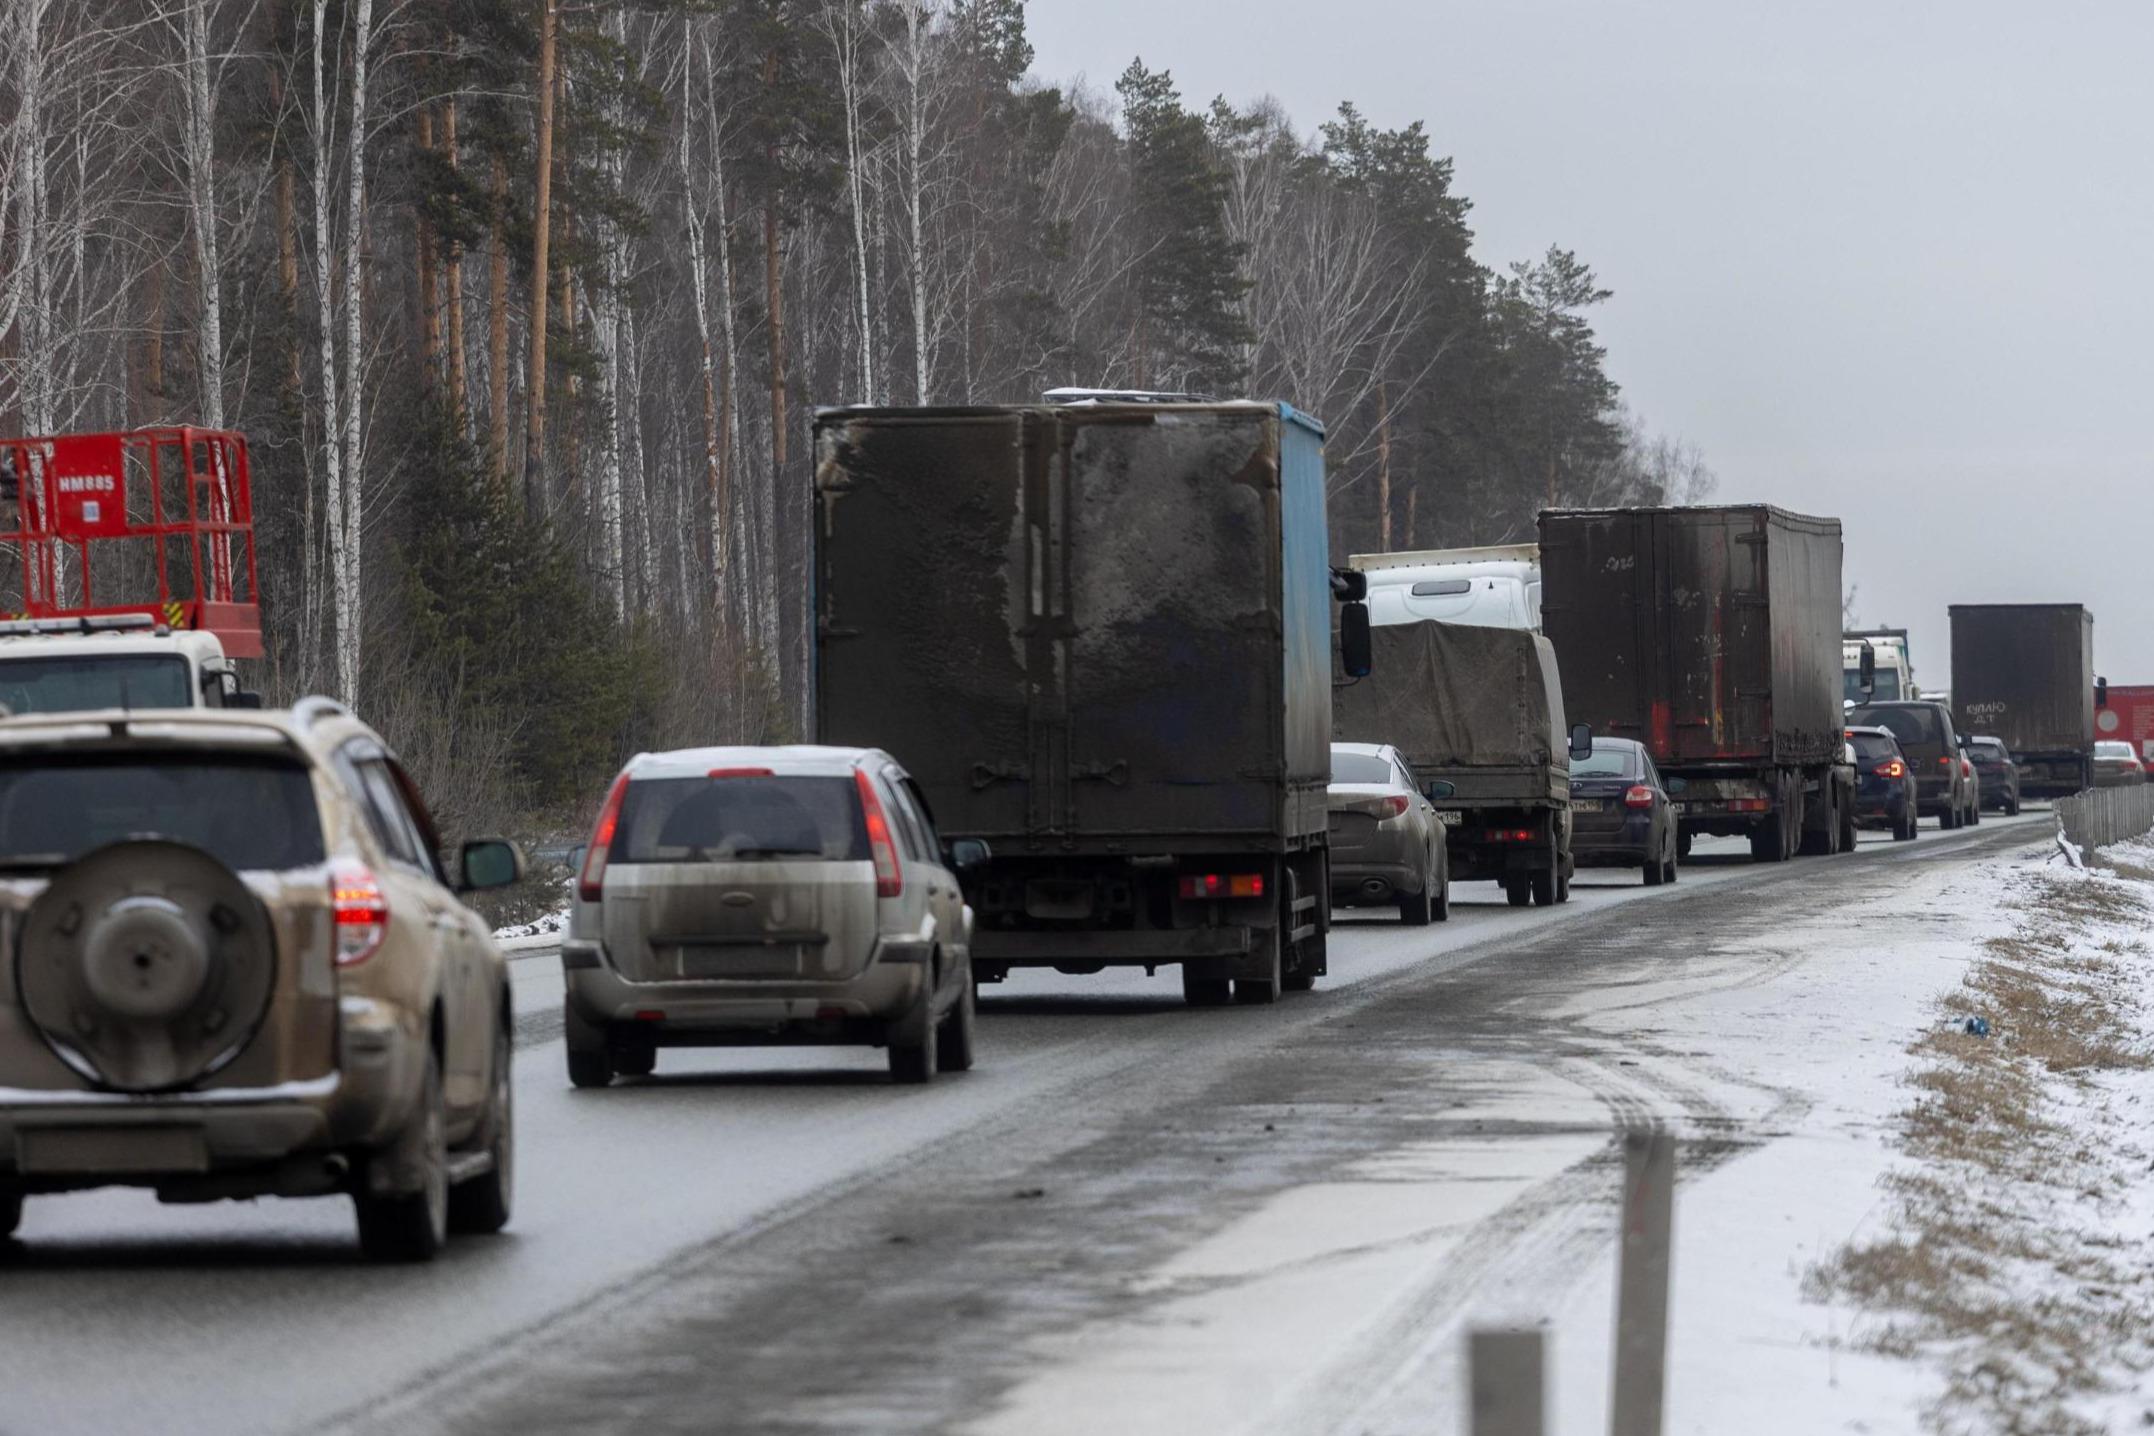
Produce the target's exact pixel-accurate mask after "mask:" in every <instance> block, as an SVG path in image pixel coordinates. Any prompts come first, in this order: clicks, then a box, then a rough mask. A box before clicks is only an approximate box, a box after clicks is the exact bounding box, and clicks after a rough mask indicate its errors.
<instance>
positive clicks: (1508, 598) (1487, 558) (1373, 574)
mask: <svg viewBox="0 0 2154 1436" xmlns="http://www.w3.org/2000/svg"><path fill="white" fill-rule="evenodd" d="M1347 564H1348V565H1349V566H1350V567H1352V568H1356V569H1359V570H1360V571H1361V572H1362V573H1364V574H1366V575H1367V576H1368V580H1369V621H1370V622H1371V623H1375V624H1392V623H1418V622H1420V621H1422V620H1423V619H1430V618H1433V619H1436V620H1438V621H1440V622H1443V623H1459V624H1465V625H1467V626H1469V627H1473V628H1522V629H1530V630H1532V631H1534V632H1539V631H1540V627H1541V546H1540V545H1539V544H1530V543H1523V544H1496V545H1491V546H1487V547H1482V548H1448V549H1419V550H1415V551H1413V552H1408V553H1357V554H1355V555H1354V556H1353V557H1351V558H1349V559H1348V560H1347Z"/></svg>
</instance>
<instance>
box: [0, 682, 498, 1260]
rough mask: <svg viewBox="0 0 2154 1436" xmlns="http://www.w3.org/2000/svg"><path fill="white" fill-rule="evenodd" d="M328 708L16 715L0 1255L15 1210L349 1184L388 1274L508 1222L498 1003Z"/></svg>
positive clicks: (358, 736) (466, 884) (451, 889)
mask: <svg viewBox="0 0 2154 1436" xmlns="http://www.w3.org/2000/svg"><path fill="white" fill-rule="evenodd" d="M439 848H440V843H439V839H438V837H437V835H436V834H435V831H434V828H433V824H432V822H431V820H430V819H429V818H428V816H427V812H426V807H425V804H424V803H422V802H421V801H420V798H419V794H418V790H417V789H416V788H415V787H414V786H413V785H412V782H411V779H410V778H409V777H408V776H407V775H406V774H405V772H404V771H403V769H402V768H401V767H400V766H399V765H398V763H397V761H396V758H395V756H394V755H393V754H392V753H390V752H389V750H388V749H387V747H385V746H384V745H383V743H382V741H381V739H380V738H379V737H378V736H377V735H376V734H375V733H374V732H373V731H372V730H371V729H369V728H367V727H366V725H365V724H363V723H361V722H359V721H358V720H357V719H356V718H354V717H352V716H351V714H350V713H349V712H347V711H346V710H345V709H344V708H343V707H342V706H341V705H339V704H336V703H334V702H331V701H330V700H328V699H323V698H314V699H308V700H305V701H303V702H302V703H300V704H299V705H297V706H296V707H295V708H293V709H292V710H291V711H290V712H288V713H286V712H247V711H240V710H224V711H221V712H219V711H215V710H202V709H196V710H191V711H177V710H174V711H164V712H156V711H141V710H135V711H118V710H113V711H106V712H98V713H71V714H50V715H44V716H39V717H25V718H10V719H6V720H0V969H4V972H0V976H4V981H0V1235H6V1234H9V1233H12V1232H13V1231H14V1230H15V1228H16V1226H17V1225H18V1224H19V1223H20V1221H21V1219H22V1205H23V1198H24V1197H25V1196H26V1195H30V1196H35V1195H41V1194H44V1193H51V1192H67V1191H75V1190H80V1189H84V1188H90V1187H102V1186H113V1185H126V1186H138V1187H148V1188H151V1189H153V1190H154V1191H155V1192H156V1193H157V1195H158V1196H159V1197H160V1198H161V1199H163V1200H166V1201H175V1202H197V1201H212V1200H216V1199H219V1198H248V1197H258V1196H270V1195H276V1196H326V1195H331V1194H335V1193H346V1194H349V1195H350V1196H351V1198H352V1200H353V1202H354V1204H355V1205H356V1207H357V1209H358V1224H359V1241H360V1245H361V1247H362V1248H363V1249H364V1250H365V1252H366V1253H367V1255H368V1256H370V1257H373V1258H376V1259H379V1260H399V1261H423V1260H425V1259H427V1258H429V1257H431V1256H433V1255H434V1254H435V1252H437V1251H438V1250H439V1249H440V1248H441V1246H442V1244H443V1242H444V1241H445V1240H446V1238H447V1236H448V1234H449V1233H450V1232H452V1231H469V1232H490V1231H496V1230H499V1229H500V1228H501V1227H502V1226H503V1225H505V1224H506V1223H507V1221H508V1218H509V1202H510V1195H511V1190H512V1181H513V1174H514V1161H513V1157H514V1137H513V1131H512V1126H511V1114H510V1096H509V1057H510V1034H511V1032H512V1031H513V1025H512V1021H511V1013H510V1008H509V987H508V979H507V975H506V970H505V967H504V964H503V960H502V957H501V953H500V951H499V950H498V949H497V948H496V947H495V946H494V943H493V939H492V936H491V934H490V932H489V931H488V929H487V925H486V924H485V923H484V922H483V921H482V920H481V919H480V918H479V917H478V915H477V914H475V913H473V912H472V911H471V910H470V909H468V908H466V907H465V906H463V904H462V903H460V902H459V901H458V900H457V897H456V894H457V893H459V892H463V891H469V890H471V889H475V888H482V887H494V886H498V885H501V884H504V883H508V882H513V881H514V880H515V879H516V877H517V876H518V874H519V872H520V870H521V865H522V860H521V858H520V857H519V855H518V854H517V851H516V849H515V848H514V847H513V846H511V845H509V844H507V843H503V842H497V841H491V840H487V841H477V842H470V843H466V844H464V846H463V849H462V851H461V852H460V853H459V854H458V855H457V863H456V866H455V867H454V869H453V870H452V869H445V868H444V867H443V865H442V863H441V860H440V858H439V856H438V853H439Z"/></svg>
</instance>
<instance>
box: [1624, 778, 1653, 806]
mask: <svg viewBox="0 0 2154 1436" xmlns="http://www.w3.org/2000/svg"><path fill="white" fill-rule="evenodd" d="M1623 806H1624V807H1626V808H1650V807H1652V806H1653V790H1652V789H1651V788H1648V787H1647V786H1646V785H1645V784H1643V783H1639V784H1637V785H1636V786H1635V787H1633V788H1632V789H1631V790H1630V791H1629V792H1627V793H1625V794H1624V795H1623Z"/></svg>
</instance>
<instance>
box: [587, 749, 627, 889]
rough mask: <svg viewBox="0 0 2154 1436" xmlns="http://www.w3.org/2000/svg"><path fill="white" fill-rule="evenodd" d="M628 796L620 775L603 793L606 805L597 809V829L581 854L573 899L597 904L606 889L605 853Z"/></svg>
mask: <svg viewBox="0 0 2154 1436" xmlns="http://www.w3.org/2000/svg"><path fill="white" fill-rule="evenodd" d="M627 796H628V775H627V774H626V773H623V774H621V776H620V777H618V778H615V779H614V780H613V786H612V787H611V788H609V789H607V790H606V806H604V807H603V808H600V809H599V810H598V826H597V827H595V828H593V829H591V846H590V847H588V848H585V849H584V852H583V872H582V873H580V874H579V875H578V876H577V878H576V896H577V897H580V898H582V899H583V900H584V901H585V902H597V901H598V899H599V896H600V894H601V893H603V892H604V891H605V886H606V852H607V850H608V849H609V848H611V847H612V846H613V834H614V831H615V829H617V828H619V827H620V826H621V800H622V799H623V798H625V797H627Z"/></svg>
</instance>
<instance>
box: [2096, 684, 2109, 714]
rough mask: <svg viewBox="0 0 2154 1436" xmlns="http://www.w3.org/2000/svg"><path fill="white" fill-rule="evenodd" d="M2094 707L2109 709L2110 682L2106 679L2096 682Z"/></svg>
mask: <svg viewBox="0 0 2154 1436" xmlns="http://www.w3.org/2000/svg"><path fill="white" fill-rule="evenodd" d="M2094 706H2095V707H2097V708H2107V707H2108V706H2109V680H2108V679H2106V678H2097V679H2095V680H2094Z"/></svg>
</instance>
